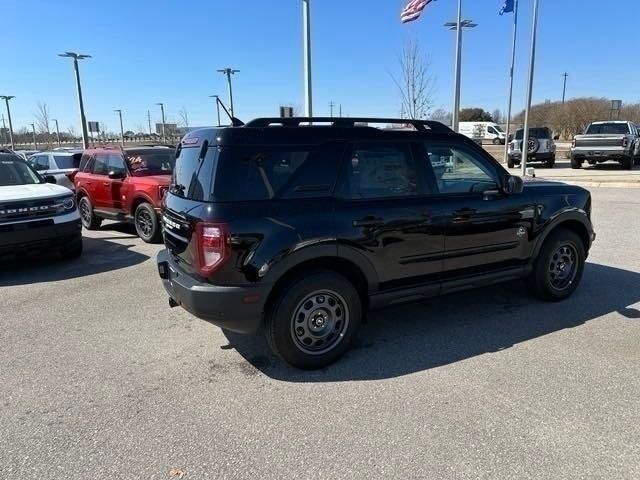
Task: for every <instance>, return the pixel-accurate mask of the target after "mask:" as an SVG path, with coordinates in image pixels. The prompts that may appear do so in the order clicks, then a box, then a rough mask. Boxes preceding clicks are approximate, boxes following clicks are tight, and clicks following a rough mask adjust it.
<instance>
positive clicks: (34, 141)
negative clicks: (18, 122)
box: [31, 123, 38, 150]
mask: <svg viewBox="0 0 640 480" xmlns="http://www.w3.org/2000/svg"><path fill="white" fill-rule="evenodd" d="M31 131H32V132H33V149H34V150H37V149H38V142H37V141H36V126H35V125H34V124H33V123H32V124H31Z"/></svg>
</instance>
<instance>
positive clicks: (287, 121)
mask: <svg viewBox="0 0 640 480" xmlns="http://www.w3.org/2000/svg"><path fill="white" fill-rule="evenodd" d="M301 123H309V124H312V123H330V124H331V126H332V127H359V126H365V125H356V124H358V123H366V124H369V123H393V124H406V125H411V126H412V127H414V128H415V129H416V130H418V131H420V132H426V131H427V130H431V131H432V132H436V133H452V132H453V130H451V129H450V128H449V127H447V126H446V125H444V124H443V123H440V122H436V121H433V120H413V119H408V118H364V117H361V118H353V117H348V118H346V117H338V118H336V117H292V118H279V117H265V118H256V119H255V120H251V121H250V122H248V123H247V124H245V127H250V128H264V127H269V126H271V125H281V126H283V127H299V126H300V124H301Z"/></svg>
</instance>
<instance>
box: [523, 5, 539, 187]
mask: <svg viewBox="0 0 640 480" xmlns="http://www.w3.org/2000/svg"><path fill="white" fill-rule="evenodd" d="M538 3H539V2H538V0H534V2H533V27H532V28H531V57H530V58H529V83H528V85H527V105H526V108H525V111H524V132H523V134H522V149H521V150H522V176H524V175H526V174H527V155H528V153H529V112H530V111H531V100H532V98H533V76H534V73H535V66H536V37H537V34H538Z"/></svg>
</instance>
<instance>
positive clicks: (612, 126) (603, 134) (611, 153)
mask: <svg viewBox="0 0 640 480" xmlns="http://www.w3.org/2000/svg"><path fill="white" fill-rule="evenodd" d="M609 160H613V161H616V162H618V163H620V165H622V168H624V169H625V170H631V169H633V166H634V164H637V163H638V161H639V160H640V138H639V131H638V128H637V127H636V125H635V124H634V123H632V122H624V121H609V122H593V123H592V124H590V125H589V126H588V127H587V128H586V130H585V132H584V134H583V135H576V136H575V138H574V139H573V144H572V146H571V168H581V167H582V164H583V163H584V162H585V161H586V162H589V165H596V164H598V163H603V162H607V161H609Z"/></svg>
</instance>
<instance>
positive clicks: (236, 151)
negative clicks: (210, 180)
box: [213, 146, 312, 202]
mask: <svg viewBox="0 0 640 480" xmlns="http://www.w3.org/2000/svg"><path fill="white" fill-rule="evenodd" d="M311 150H312V149H311V148H308V147H299V146H295V147H246V148H238V147H226V148H223V149H222V151H221V153H220V159H219V162H218V168H217V170H216V182H215V186H214V192H213V194H214V197H215V198H216V200H219V201H223V202H226V201H246V200H268V199H271V198H274V197H276V196H279V195H280V194H281V193H282V192H283V190H286V189H287V188H288V185H289V182H290V181H291V180H292V179H293V178H294V176H295V175H296V173H297V172H298V171H299V170H300V169H301V167H302V166H303V165H304V164H305V163H306V161H307V158H308V157H309V154H310V152H311Z"/></svg>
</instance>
